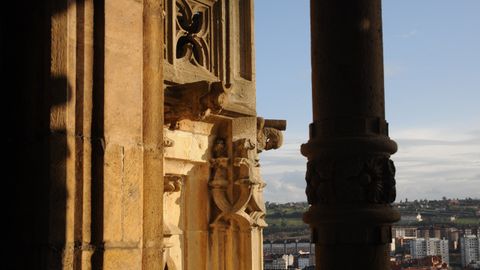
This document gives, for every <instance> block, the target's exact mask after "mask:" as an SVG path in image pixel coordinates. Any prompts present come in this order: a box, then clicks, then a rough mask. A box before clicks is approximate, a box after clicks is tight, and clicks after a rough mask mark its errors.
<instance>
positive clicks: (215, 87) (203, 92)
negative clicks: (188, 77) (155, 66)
mask: <svg viewBox="0 0 480 270" xmlns="http://www.w3.org/2000/svg"><path fill="white" fill-rule="evenodd" d="M227 103H228V95H227V92H226V90H225V88H224V86H223V84H222V83H221V82H209V81H199V82H194V83H186V84H180V85H174V86H169V87H167V89H166V90H165V123H169V124H170V129H175V128H176V126H177V123H178V122H179V121H180V120H183V119H190V120H203V119H205V118H206V117H207V116H209V115H211V114H218V113H220V112H221V111H222V110H223V108H224V107H225V106H226V105H227Z"/></svg>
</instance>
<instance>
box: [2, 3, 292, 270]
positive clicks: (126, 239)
mask: <svg viewBox="0 0 480 270" xmlns="http://www.w3.org/2000/svg"><path fill="white" fill-rule="evenodd" d="M29 4H30V5H31V6H30V7H29V8H28V9H25V7H24V6H23V5H22V4H15V5H16V6H14V7H13V8H12V9H11V10H10V11H11V13H12V15H13V16H12V18H11V20H9V24H8V25H7V26H8V27H7V28H8V29H10V30H11V31H10V30H9V31H10V32H8V33H7V32H6V33H5V34H4V35H5V36H6V37H8V39H7V40H8V41H7V42H6V43H5V44H6V45H5V46H6V48H8V49H9V50H10V51H11V52H18V54H15V53H12V54H11V55H6V58H5V59H6V60H7V62H8V63H10V64H11V65H10V70H11V71H13V72H12V73H11V75H12V76H11V79H12V80H13V81H14V83H15V84H16V87H17V88H18V91H16V92H15V94H16V96H15V100H16V101H18V102H17V103H14V104H15V106H12V108H11V110H12V111H13V112H14V113H15V114H16V115H17V116H18V121H13V123H12V127H13V130H14V132H13V133H12V135H11V137H10V138H9V140H11V141H12V142H14V144H12V145H16V148H15V149H14V150H12V152H14V155H13V156H14V157H15V158H14V161H15V164H16V165H21V164H29V165H28V166H29V170H16V171H15V179H17V180H16V181H15V190H16V194H17V195H18V196H17V199H16V201H15V204H16V205H17V208H16V213H15V221H16V222H15V223H14V224H15V226H16V229H17V230H18V231H19V234H18V235H17V236H18V237H17V240H16V241H15V243H17V244H18V245H16V249H15V250H16V251H18V254H22V256H23V258H26V259H23V260H19V261H17V262H16V265H15V267H14V268H15V269H115V270H118V269H129V270H131V269H159V270H164V269H169V270H186V269H195V270H197V269H205V270H210V269H222V270H230V269H232V270H233V269H242V270H247V269H248V270H260V269H262V228H264V227H265V226H266V223H265V220H264V217H265V207H264V203H263V199H262V190H263V188H264V186H265V183H264V182H263V180H262V179H261V177H260V173H259V170H260V167H259V159H258V153H259V152H261V151H264V150H269V149H274V148H278V147H279V146H280V145H281V143H282V133H281V130H284V129H285V127H286V123H285V121H281V120H271V119H263V118H261V117H257V115H256V108H255V68H254V49H253V0H234V1H232V0H164V1H161V0H144V1H136V0H99V1H93V0H68V1H67V0H49V1H31V3H29ZM20 15H22V16H21V18H23V19H20ZM2 31H3V30H2ZM31 44H36V46H33V49H32V47H31ZM8 49H6V50H5V51H7V50H8Z"/></svg>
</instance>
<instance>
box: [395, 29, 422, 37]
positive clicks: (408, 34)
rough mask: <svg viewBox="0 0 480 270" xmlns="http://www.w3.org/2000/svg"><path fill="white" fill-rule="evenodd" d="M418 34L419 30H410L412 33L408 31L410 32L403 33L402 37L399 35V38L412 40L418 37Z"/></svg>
mask: <svg viewBox="0 0 480 270" xmlns="http://www.w3.org/2000/svg"><path fill="white" fill-rule="evenodd" d="M417 34H418V31H417V29H412V30H410V31H408V32H406V33H402V34H400V35H398V36H399V37H401V38H411V37H414V36H416V35H417Z"/></svg>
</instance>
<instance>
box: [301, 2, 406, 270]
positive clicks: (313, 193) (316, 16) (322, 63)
mask: <svg viewBox="0 0 480 270" xmlns="http://www.w3.org/2000/svg"><path fill="white" fill-rule="evenodd" d="M310 5H311V7H310V8H311V40H312V87H313V89H312V97H313V98H312V101H313V123H312V124H311V125H310V140H309V141H308V143H307V144H304V145H302V153H303V154H304V155H305V156H306V157H308V164H307V174H306V180H307V189H306V193H307V198H308V202H309V204H310V205H311V206H310V209H309V210H308V211H307V213H305V215H304V220H305V222H306V223H308V224H309V225H310V227H311V228H312V241H313V242H315V248H316V250H315V253H316V267H317V268H316V269H319V270H332V269H333V270H334V269H342V270H348V269H389V257H388V248H389V243H390V241H391V223H393V222H395V221H397V220H398V219H399V214H398V212H397V211H396V210H394V209H393V208H392V207H391V205H390V203H392V202H393V201H394V200H395V178H394V175H395V167H394V165H393V162H392V161H391V160H390V159H389V158H390V154H393V153H395V152H396V149H397V147H396V144H395V142H393V141H392V140H390V139H389V137H388V124H387V122H386V121H385V105H384V86H383V85H384V82H383V53H382V24H381V2H380V0H358V1H345V0H312V1H311V4H310Z"/></svg>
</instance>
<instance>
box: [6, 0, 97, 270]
mask: <svg viewBox="0 0 480 270" xmlns="http://www.w3.org/2000/svg"><path fill="white" fill-rule="evenodd" d="M71 2H75V1H66V0H62V1H58V0H44V1H42V0H27V1H13V2H10V3H9V7H8V9H7V8H5V9H3V12H4V13H5V14H2V34H1V37H2V41H1V42H0V43H1V51H2V56H1V63H2V75H3V76H4V78H7V81H8V83H7V82H4V83H3V85H4V86H6V85H11V87H9V88H4V89H3V90H4V91H5V92H4V98H3V101H4V105H6V106H4V108H6V113H5V114H4V119H5V120H7V121H6V122H4V127H5V128H6V129H5V130H8V132H5V133H6V134H7V140H6V143H7V152H8V154H7V155H6V156H8V157H9V159H8V161H7V164H6V165H7V166H6V168H7V172H8V174H7V175H8V177H5V181H6V182H7V187H5V190H4V192H5V194H6V195H7V196H5V197H7V198H8V197H10V196H13V198H12V199H11V200H9V201H8V204H5V205H6V206H7V209H8V210H9V211H8V216H9V218H8V219H6V220H7V222H6V225H7V226H8V229H7V231H6V234H7V238H9V239H8V241H7V243H13V245H12V247H8V248H7V249H8V250H9V253H10V254H9V255H10V256H9V257H10V258H9V259H7V260H5V261H6V263H5V264H4V266H5V265H6V269H29V270H31V269H62V264H63V261H62V260H63V255H64V253H63V252H64V248H65V247H66V244H67V243H66V239H65V235H66V218H67V217H66V211H67V205H66V202H67V198H68V196H76V198H82V196H83V193H82V192H83V177H79V176H77V175H76V176H75V181H76V182H75V185H76V190H80V191H81V193H78V192H77V194H67V189H66V186H65V185H66V180H67V168H66V160H67V158H68V157H70V156H72V155H78V153H76V152H75V153H72V149H69V148H68V146H67V136H70V135H71V134H70V135H67V131H66V130H65V127H64V126H62V125H58V126H57V127H56V128H51V112H52V110H56V109H59V107H62V106H65V105H66V104H67V103H68V102H69V101H71V95H72V94H74V95H76V98H77V99H79V98H83V92H82V91H83V89H81V88H80V89H79V88H78V87H77V93H72V89H71V87H72V86H73V85H75V83H76V82H69V81H68V80H67V78H66V77H65V76H63V75H60V76H52V77H51V75H50V70H51V65H50V63H51V55H52V54H53V52H51V44H52V39H51V26H52V25H51V16H52V15H55V14H59V13H62V12H66V10H67V9H68V3H71ZM94 2H95V3H94V8H95V9H96V10H97V11H98V13H97V12H95V14H96V16H95V18H94V21H95V24H96V25H97V26H96V27H95V33H94V35H95V37H94V41H95V45H94V46H95V52H96V53H95V55H94V89H93V104H92V105H93V112H92V118H93V120H92V136H91V137H92V154H91V155H92V156H91V159H92V170H91V171H85V172H83V171H82V173H83V174H89V173H91V176H92V179H93V180H92V209H91V212H92V224H93V225H92V228H91V231H92V243H91V244H92V245H93V246H94V247H97V248H95V249H94V255H93V257H92V266H93V269H101V268H102V265H103V163H104V160H103V139H102V138H103V136H104V127H103V120H104V117H103V106H104V100H103V97H104V91H103V72H104V68H103V58H104V55H103V48H104V41H103V40H104V12H103V10H104V8H103V7H104V1H94ZM76 3H77V7H78V6H82V3H83V1H82V0H78V1H76ZM77 86H78V85H77ZM79 91H80V92H79ZM79 95H80V96H79ZM75 106H78V105H77V104H75ZM82 109H83V108H82ZM77 110H78V109H77V108H76V111H77ZM77 112H80V110H78V111H77ZM76 115H77V113H76ZM76 118H77V117H76ZM76 120H77V121H79V120H83V119H76ZM61 121H62V120H61V119H60V122H61ZM75 133H77V128H75ZM75 135H78V134H75ZM87 136H89V135H85V136H84V135H83V134H81V136H75V137H81V138H82V139H81V140H83V139H87ZM76 140H77V139H76ZM76 143H78V142H76ZM77 145H78V146H79V147H80V146H81V145H82V143H81V142H80V143H78V144H77ZM76 166H78V164H76ZM75 174H78V172H77V169H76V170H75ZM10 184H11V185H12V186H11V187H10ZM12 190H13V192H11V191H12ZM8 195H10V196H8ZM74 204H75V206H74V207H75V221H74V223H75V224H74V227H75V228H74V230H75V232H74V234H75V236H74V241H75V243H73V244H74V247H75V255H77V256H74V262H73V263H74V268H75V269H81V260H80V258H81V250H82V248H83V245H84V244H88V243H82V239H83V237H82V233H83V232H82V224H83V221H82V213H83V212H82V211H83V208H82V207H83V203H82V201H75V203H74ZM13 258H15V259H13Z"/></svg>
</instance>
